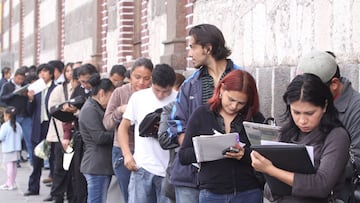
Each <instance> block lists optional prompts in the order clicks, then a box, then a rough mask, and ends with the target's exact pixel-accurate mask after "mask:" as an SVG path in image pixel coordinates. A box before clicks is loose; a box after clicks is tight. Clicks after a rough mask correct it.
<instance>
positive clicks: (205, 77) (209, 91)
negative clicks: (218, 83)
mask: <svg viewBox="0 0 360 203" xmlns="http://www.w3.org/2000/svg"><path fill="white" fill-rule="evenodd" d="M202 70H203V71H202V73H201V76H200V77H201V84H202V98H201V99H202V104H206V103H207V102H208V100H209V99H210V98H211V97H212V95H213V94H214V89H215V86H214V79H213V77H211V75H210V74H209V71H208V69H207V68H203V69H202ZM231 70H232V67H229V63H227V65H226V68H225V71H224V72H223V73H222V75H221V77H220V80H222V79H223V78H224V77H225V75H226V74H228V73H229V72H230V71H231Z"/></svg>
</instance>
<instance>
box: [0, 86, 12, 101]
mask: <svg viewBox="0 0 360 203" xmlns="http://www.w3.org/2000/svg"><path fill="white" fill-rule="evenodd" d="M10 90H11V89H10V83H9V82H7V83H5V84H4V85H3V86H2V88H1V96H0V99H1V100H2V101H4V102H7V100H9V99H11V98H12V97H14V96H15V94H14V93H12V91H10Z"/></svg>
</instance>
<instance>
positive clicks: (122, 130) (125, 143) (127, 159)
mask: <svg viewBox="0 0 360 203" xmlns="http://www.w3.org/2000/svg"><path fill="white" fill-rule="evenodd" d="M130 125H131V122H130V120H129V119H126V118H123V119H122V120H121V123H120V125H119V128H118V134H117V139H118V140H119V142H120V148H121V151H122V153H123V155H124V165H125V166H126V168H127V169H129V170H130V171H136V170H137V167H136V162H135V159H134V157H133V155H132V153H131V150H130V146H129V133H128V131H129V128H130Z"/></svg>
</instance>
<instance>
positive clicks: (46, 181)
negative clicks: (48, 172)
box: [42, 177, 53, 184]
mask: <svg viewBox="0 0 360 203" xmlns="http://www.w3.org/2000/svg"><path fill="white" fill-rule="evenodd" d="M52 181H53V179H52V178H50V177H47V178H45V179H43V180H42V182H43V183H44V184H48V183H52Z"/></svg>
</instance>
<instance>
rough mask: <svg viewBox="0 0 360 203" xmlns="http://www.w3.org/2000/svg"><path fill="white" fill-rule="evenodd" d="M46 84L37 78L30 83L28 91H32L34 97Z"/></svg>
mask: <svg viewBox="0 0 360 203" xmlns="http://www.w3.org/2000/svg"><path fill="white" fill-rule="evenodd" d="M46 87H47V86H46V83H45V81H44V80H43V79H42V78H39V79H38V80H36V81H35V82H33V83H31V84H30V85H29V87H28V90H33V91H34V95H35V94H37V93H39V92H41V91H43V90H44V89H45V88H46Z"/></svg>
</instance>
